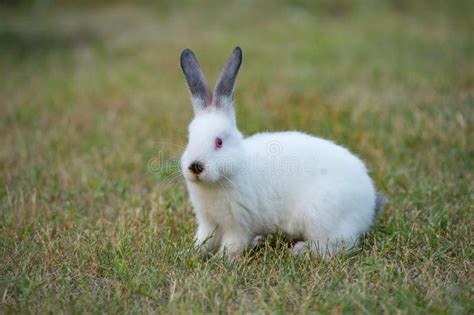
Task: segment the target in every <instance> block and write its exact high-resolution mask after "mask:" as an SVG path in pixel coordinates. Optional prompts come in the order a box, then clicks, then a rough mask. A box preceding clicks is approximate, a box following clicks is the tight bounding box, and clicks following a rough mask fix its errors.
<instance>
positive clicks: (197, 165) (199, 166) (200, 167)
mask: <svg viewBox="0 0 474 315" xmlns="http://www.w3.org/2000/svg"><path fill="white" fill-rule="evenodd" d="M189 170H190V171H191V172H193V173H194V174H196V175H198V174H201V172H202V171H204V164H203V163H201V162H199V161H194V162H193V163H191V165H190V166H189Z"/></svg>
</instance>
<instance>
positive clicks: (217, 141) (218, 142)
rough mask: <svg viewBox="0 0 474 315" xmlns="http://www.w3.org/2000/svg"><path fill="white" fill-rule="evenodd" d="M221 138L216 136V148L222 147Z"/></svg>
mask: <svg viewBox="0 0 474 315" xmlns="http://www.w3.org/2000/svg"><path fill="white" fill-rule="evenodd" d="M222 144H223V142H222V139H221V138H216V149H220V148H222Z"/></svg>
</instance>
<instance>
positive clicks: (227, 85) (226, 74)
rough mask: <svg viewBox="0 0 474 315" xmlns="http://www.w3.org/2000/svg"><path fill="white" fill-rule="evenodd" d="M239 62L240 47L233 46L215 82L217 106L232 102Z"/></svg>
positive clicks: (240, 55)
mask: <svg viewBox="0 0 474 315" xmlns="http://www.w3.org/2000/svg"><path fill="white" fill-rule="evenodd" d="M241 64H242V49H240V47H235V49H234V51H233V52H232V55H231V56H230V58H229V60H228V61H227V64H226V65H225V67H224V70H222V72H221V75H220V76H219V79H218V80H217V83H216V89H215V91H214V94H215V100H214V103H215V106H216V107H217V108H219V107H224V106H226V104H228V103H229V101H230V104H232V97H233V93H234V85H235V79H236V78H237V74H238V73H239V69H240V65H241Z"/></svg>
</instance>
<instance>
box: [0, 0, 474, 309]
mask: <svg viewBox="0 0 474 315" xmlns="http://www.w3.org/2000/svg"><path fill="white" fill-rule="evenodd" d="M46 4H47V3H46ZM473 9H474V8H473V4H472V2H470V1H459V2H456V4H452V3H450V2H442V1H439V2H438V1H433V2H428V1H418V2H415V3H413V2H409V1H383V2H382V1H377V2H358V1H354V2H352V1H343V0H339V1H335V2H329V1H320V2H310V1H307V2H306V1H295V2H290V1H277V2H275V3H274V4H272V5H270V4H264V3H263V2H259V3H254V4H251V3H250V2H244V3H240V4H239V3H234V2H232V3H229V4H226V5H225V6H224V5H223V4H218V3H214V4H211V3H207V4H202V3H195V2H192V3H189V4H187V5H179V4H177V3H172V2H165V3H163V4H142V5H133V6H132V5H125V4H121V5H113V6H112V5H109V6H91V5H81V6H77V5H71V4H69V5H64V6H48V5H36V6H32V7H2V8H1V10H0V54H1V58H0V134H1V137H0V167H1V175H0V187H1V189H0V201H1V217H0V312H1V313H17V312H18V313H46V312H67V313H69V312H71V313H72V312H74V313H80V312H87V313H102V312H106V313H116V312H127V313H128V312H131V313H135V312H140V313H141V312H146V313H148V312H159V313H184V312H186V313H188V312H211V313H220V312H234V311H235V312H239V313H254V312H258V313H304V312H311V313H313V312H317V313H334V314H340V313H352V312H355V313H440V314H446V313H451V314H453V313H455V314H472V313H474V303H473V280H474V279H473V278H474V269H473V261H474V260H473V259H474V257H473V252H472V249H473V245H474V244H473V227H474V226H473V210H474V209H473V208H474V207H473V198H474V192H473V183H474V174H473V173H474V172H473V170H474V145H473V139H474V128H473V126H474V124H473V123H474V106H473V104H474V64H473V60H472V56H473V54H474V40H473V37H472V29H473V27H474V24H473V19H472V16H471V14H470V13H471V12H473ZM236 45H240V46H241V47H242V48H243V50H244V64H243V68H242V71H241V74H240V77H239V81H238V85H237V90H236V100H237V111H238V113H237V114H238V122H239V126H240V128H241V130H242V131H243V132H244V133H246V134H252V133H254V132H257V131H262V130H285V129H298V130H304V131H307V132H310V133H313V134H316V135H319V136H321V137H325V138H329V139H332V140H334V141H336V142H338V143H340V144H343V145H345V146H347V147H349V148H350V149H351V150H352V151H354V152H356V153H357V154H358V155H359V156H361V157H362V158H363V159H364V160H365V161H366V163H367V165H368V167H369V169H370V170H371V175H372V177H373V178H374V180H375V181H376V184H377V187H378V188H379V189H380V190H382V191H384V192H385V193H386V194H387V196H388V197H389V199H390V203H389V204H388V205H387V206H386V208H385V212H384V213H383V215H382V217H381V218H379V219H378V221H377V222H376V224H375V226H374V228H373V229H372V230H371V231H370V232H368V233H367V234H366V235H365V236H364V237H363V241H362V244H361V246H360V247H359V248H358V249H357V250H356V252H355V253H353V254H342V255H340V256H338V257H336V258H334V259H333V260H330V261H323V260H321V259H318V258H317V257H298V258H294V257H292V256H291V255H290V254H289V252H288V250H287V248H286V245H285V243H284V242H283V241H282V239H281V238H279V237H276V238H275V240H274V241H275V242H274V243H275V244H273V245H272V246H270V245H269V244H267V245H266V246H265V247H264V248H261V249H258V250H254V251H250V252H248V253H246V254H245V255H244V257H242V258H241V259H240V260H238V261H236V262H234V263H229V262H226V261H223V260H220V259H212V260H210V261H207V262H203V261H201V260H200V259H199V258H198V256H197V254H196V253H195V252H194V251H192V250H191V248H192V240H193V234H194V231H195V228H196V227H195V223H194V218H193V214H192V209H191V205H190V203H189V201H188V198H187V196H186V190H185V187H184V183H183V179H182V178H178V177H175V176H174V175H173V174H174V171H176V168H174V169H173V168H172V169H171V170H167V171H166V172H165V171H163V170H161V169H159V168H158V169H157V168H156V163H155V162H156V158H157V157H159V156H160V155H162V156H163V159H167V160H172V159H176V158H179V156H180V153H181V151H182V148H181V147H180V146H181V145H184V144H185V143H186V126H187V123H188V122H189V121H190V119H191V118H192V110H191V105H190V103H189V100H188V94H187V91H186V87H185V83H184V79H183V77H182V74H181V70H180V68H179V64H178V60H179V53H180V51H181V50H182V49H183V48H185V47H190V48H192V49H193V50H194V51H195V52H196V54H197V56H198V58H199V60H200V63H201V65H202V67H203V69H204V72H205V73H206V74H207V75H208V79H209V80H210V81H211V82H214V80H215V78H216V77H217V74H218V72H219V71H220V68H221V67H222V65H223V64H224V62H225V60H226V58H227V57H228V55H229V54H230V52H231V50H232V49H233V47H234V46H236Z"/></svg>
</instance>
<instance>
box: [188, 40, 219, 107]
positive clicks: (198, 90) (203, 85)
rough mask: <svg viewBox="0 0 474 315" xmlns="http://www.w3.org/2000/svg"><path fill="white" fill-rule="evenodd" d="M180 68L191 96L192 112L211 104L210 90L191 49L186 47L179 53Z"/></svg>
mask: <svg viewBox="0 0 474 315" xmlns="http://www.w3.org/2000/svg"><path fill="white" fill-rule="evenodd" d="M181 68H182V69H183V73H184V76H185V77H186V82H187V83H188V87H189V92H190V93H191V96H192V102H193V107H194V112H195V113H198V112H199V111H201V110H203V109H205V108H206V107H207V106H209V105H211V103H212V92H211V90H210V89H209V85H208V84H207V81H206V78H205V77H204V74H203V73H202V71H201V68H200V67H199V63H198V61H197V59H196V56H195V55H194V53H193V52H192V51H191V49H187V48H186V49H185V50H183V52H182V53H181Z"/></svg>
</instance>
